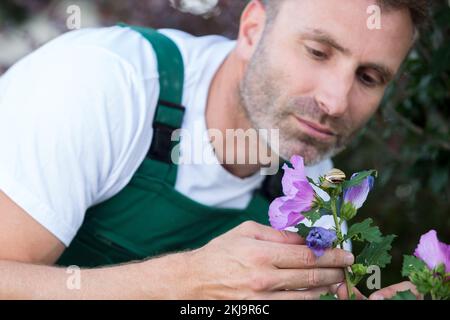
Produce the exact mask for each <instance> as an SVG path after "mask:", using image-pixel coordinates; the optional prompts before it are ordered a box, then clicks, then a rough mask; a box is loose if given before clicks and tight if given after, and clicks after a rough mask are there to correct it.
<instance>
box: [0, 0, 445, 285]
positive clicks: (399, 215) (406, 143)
mask: <svg viewBox="0 0 450 320" xmlns="http://www.w3.org/2000/svg"><path fill="white" fill-rule="evenodd" d="M178 3H179V1H178ZM71 4H77V5H79V6H80V8H81V10H82V11H81V12H82V20H81V21H82V27H95V26H109V25H113V24H115V23H116V22H117V21H124V22H127V23H131V24H140V25H146V26H151V27H155V28H160V27H170V28H178V29H182V30H185V31H188V32H190V33H193V34H196V35H202V34H213V33H214V34H223V35H225V36H228V37H235V36H236V34H237V28H238V24H239V16H240V13H241V10H242V8H243V7H244V6H245V4H246V1H244V0H242V1H240V0H220V1H219V5H218V7H216V8H215V9H214V10H213V11H212V12H209V13H207V14H205V15H193V14H189V13H182V12H180V11H178V10H176V9H174V8H173V6H172V5H171V3H170V1H169V0H149V1H142V0H129V1H109V0H96V1H83V0H79V1H52V0H6V1H5V0H2V1H1V2H0V48H1V50H0V51H1V52H0V74H1V72H2V70H3V71H5V70H7V69H8V67H9V66H10V65H11V64H12V63H13V62H14V61H16V60H17V59H19V58H20V57H21V56H23V55H25V54H27V53H28V52H30V51H32V50H34V49H35V48H37V47H38V46H40V45H41V44H42V43H43V42H45V41H47V40H49V39H51V38H53V37H55V36H56V35H58V34H60V33H63V32H67V31H68V30H67V27H66V24H65V21H66V19H67V12H66V9H67V6H69V5H71ZM433 4H434V5H433V19H432V21H431V23H430V24H429V25H428V26H427V27H426V28H425V29H424V30H422V32H421V37H420V40H419V41H418V43H417V46H416V48H415V49H414V50H413V51H412V52H411V54H410V56H409V58H408V60H407V61H406V63H405V64H404V67H403V70H402V72H401V74H399V76H398V79H397V81H396V82H395V84H394V85H393V86H391V87H390V88H389V90H388V92H387V93H386V97H385V100H384V102H383V105H382V107H381V108H380V110H379V112H378V113H377V115H376V116H375V117H374V119H373V120H372V121H371V122H370V124H369V126H368V127H367V128H366V129H365V130H364V131H363V132H362V133H361V135H360V136H359V137H358V139H356V140H355V141H354V143H352V145H351V146H350V147H349V148H348V149H347V150H346V151H345V152H343V153H342V154H340V155H339V156H338V157H336V158H335V163H336V167H339V168H341V169H343V170H344V171H346V172H347V174H351V173H352V172H356V171H359V170H361V169H367V168H374V169H377V170H378V171H379V173H380V176H379V179H378V180H377V183H376V188H375V190H374V192H373V193H372V194H371V195H370V197H369V200H368V203H367V205H366V206H365V207H364V208H363V209H362V212H361V215H360V219H364V218H366V217H372V218H373V219H374V220H375V221H376V223H377V224H378V225H379V226H380V227H381V230H382V231H383V232H384V233H386V234H390V233H394V234H397V235H398V238H397V239H396V241H395V242H394V248H393V251H392V253H393V260H392V263H391V265H390V266H389V267H388V268H387V271H385V272H383V277H382V283H383V286H384V285H387V284H392V283H395V282H399V281H402V279H401V275H400V270H401V263H402V255H403V254H411V253H412V252H413V251H414V248H415V246H416V244H417V242H418V240H419V237H420V235H421V234H423V233H425V232H426V231H428V230H430V229H435V230H437V231H438V234H439V236H440V238H441V241H445V242H446V243H450V184H449V175H450V131H449V127H450V5H449V2H448V1H446V0H434V1H433Z"/></svg>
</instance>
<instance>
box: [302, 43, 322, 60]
mask: <svg viewBox="0 0 450 320" xmlns="http://www.w3.org/2000/svg"><path fill="white" fill-rule="evenodd" d="M305 48H306V50H307V51H308V53H309V54H310V55H312V56H313V58H314V59H317V60H325V59H327V58H328V55H327V54H326V53H325V52H322V51H320V50H316V49H313V48H310V47H307V46H305Z"/></svg>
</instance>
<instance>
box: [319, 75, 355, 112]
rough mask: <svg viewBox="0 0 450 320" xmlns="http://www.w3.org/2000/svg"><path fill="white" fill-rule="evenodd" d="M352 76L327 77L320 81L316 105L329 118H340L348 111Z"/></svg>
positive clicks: (352, 82) (352, 81)
mask: <svg viewBox="0 0 450 320" xmlns="http://www.w3.org/2000/svg"><path fill="white" fill-rule="evenodd" d="M354 79H355V78H354V74H351V75H350V74H349V75H344V76H342V74H340V75H337V76H334V77H330V76H327V77H326V78H325V79H323V80H322V81H321V87H320V92H319V93H318V95H317V96H316V99H317V103H318V104H319V107H320V108H321V109H322V111H323V112H325V113H326V114H328V115H329V116H331V117H340V116H342V115H343V114H345V112H346V111H347V109H348V106H349V96H350V91H351V90H352V87H353V84H354Z"/></svg>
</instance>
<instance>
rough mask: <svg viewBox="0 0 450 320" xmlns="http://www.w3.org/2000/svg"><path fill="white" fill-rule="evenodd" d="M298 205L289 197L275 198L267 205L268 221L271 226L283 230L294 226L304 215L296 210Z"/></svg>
mask: <svg viewBox="0 0 450 320" xmlns="http://www.w3.org/2000/svg"><path fill="white" fill-rule="evenodd" d="M298 207H299V205H298V203H296V202H295V201H293V199H292V198H290V197H280V198H277V199H275V200H274V201H273V202H272V203H271V204H270V207H269V221H270V224H271V226H272V227H273V228H275V229H277V230H284V229H286V228H289V227H294V226H296V225H297V224H298V223H299V222H300V221H302V220H303V219H304V218H305V217H304V216H303V215H302V214H301V213H300V211H298V210H297V209H296V208H298Z"/></svg>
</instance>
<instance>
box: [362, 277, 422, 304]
mask: <svg viewBox="0 0 450 320" xmlns="http://www.w3.org/2000/svg"><path fill="white" fill-rule="evenodd" d="M408 290H411V292H412V293H413V294H414V295H415V296H416V298H417V299H423V296H422V295H421V294H420V293H419V292H418V291H417V288H416V287H415V286H414V285H413V284H412V283H411V282H409V281H405V282H402V283H398V284H394V285H392V286H389V287H386V288H383V289H381V290H378V291H376V292H374V293H372V294H371V295H370V297H369V299H370V300H385V299H390V298H392V297H393V296H395V295H396V293H397V292H402V291H408Z"/></svg>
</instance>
